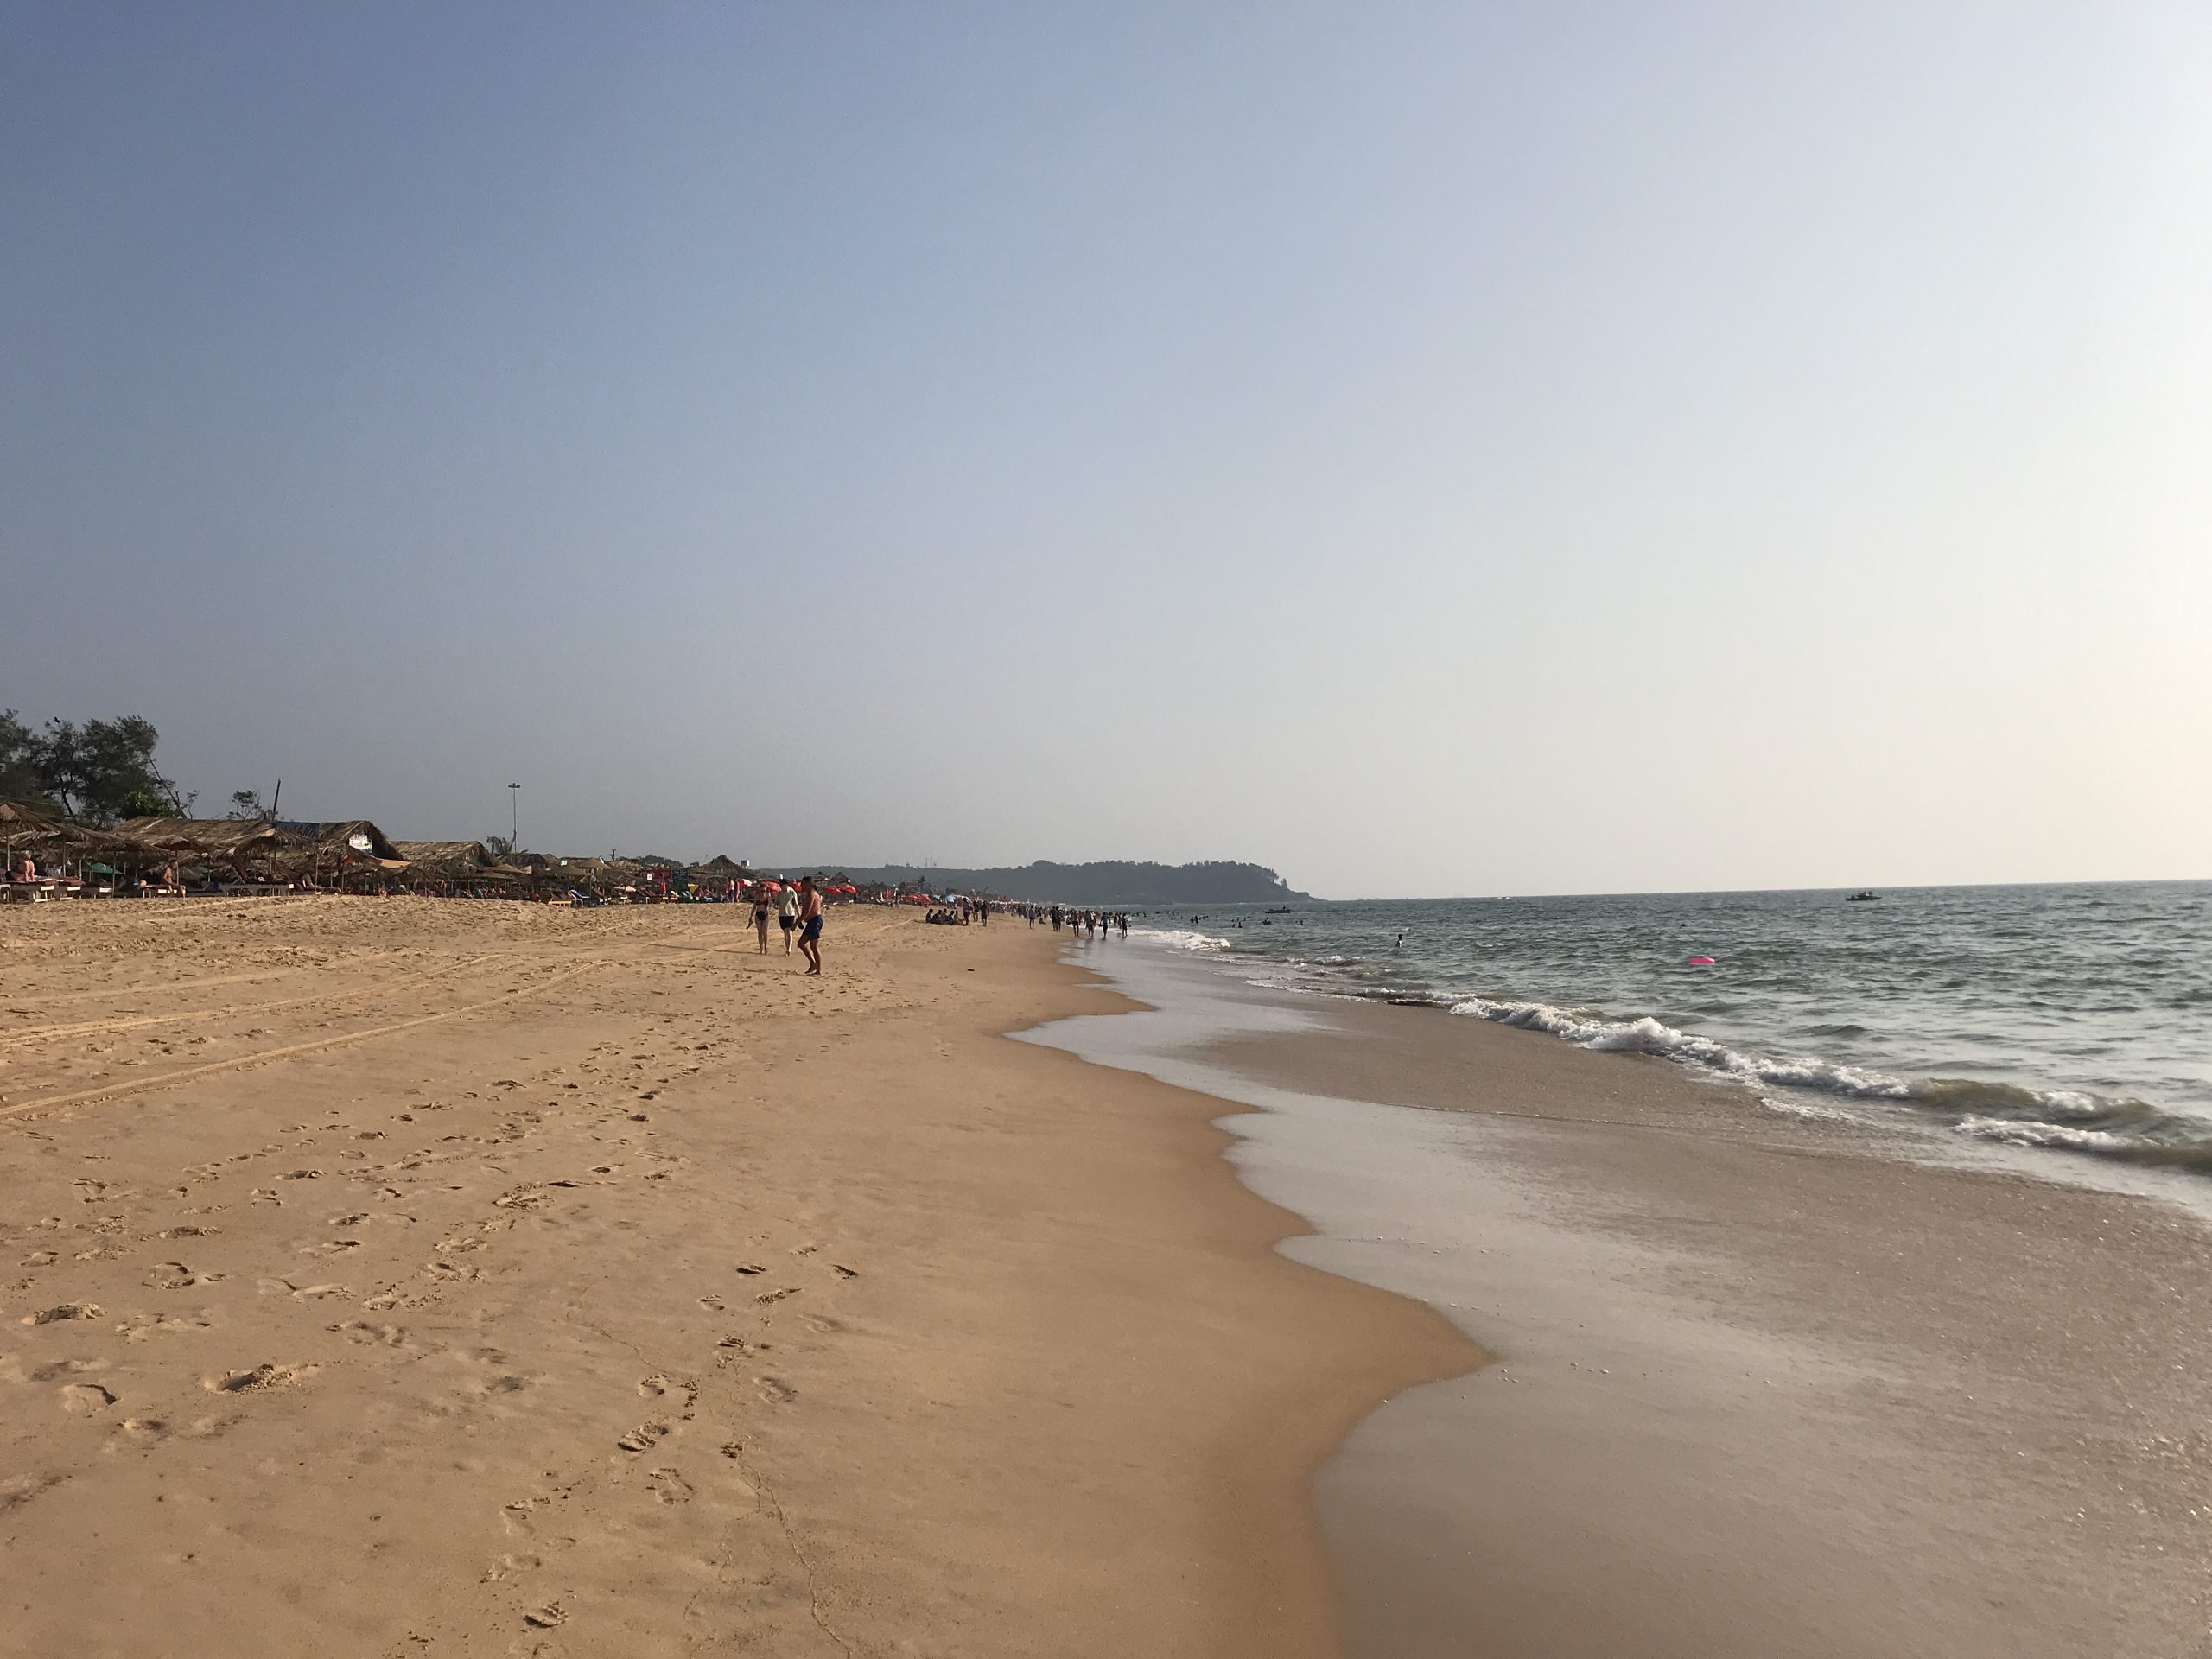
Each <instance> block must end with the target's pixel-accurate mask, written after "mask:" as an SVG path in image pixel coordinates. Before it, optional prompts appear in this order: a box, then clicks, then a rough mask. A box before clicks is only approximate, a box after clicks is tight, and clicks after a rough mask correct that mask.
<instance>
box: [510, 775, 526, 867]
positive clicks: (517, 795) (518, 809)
mask: <svg viewBox="0 0 2212 1659" xmlns="http://www.w3.org/2000/svg"><path fill="white" fill-rule="evenodd" d="M521 823H522V785H520V784H509V785H507V856H508V857H510V858H512V857H513V856H514V855H515V850H516V841H517V838H518V831H519V828H520V825H521Z"/></svg>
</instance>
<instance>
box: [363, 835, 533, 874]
mask: <svg viewBox="0 0 2212 1659" xmlns="http://www.w3.org/2000/svg"><path fill="white" fill-rule="evenodd" d="M391 845H392V849H393V851H394V852H396V853H397V855H399V856H400V857H401V858H404V859H405V860H406V861H407V874H408V876H409V877H410V879H412V878H414V877H416V876H423V877H427V878H428V879H429V880H434V881H477V880H487V879H488V880H498V881H509V880H513V879H514V878H515V877H517V876H519V875H525V874H529V872H527V871H525V870H522V869H519V868H516V867H515V866H514V865H512V864H502V863H501V862H500V861H499V860H498V859H496V858H494V857H493V856H492V850H491V849H490V848H488V847H486V846H485V844H484V843H483V842H480V841H395V842H392V843H391Z"/></svg>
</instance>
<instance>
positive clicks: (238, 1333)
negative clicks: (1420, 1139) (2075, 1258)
mask: <svg viewBox="0 0 2212 1659" xmlns="http://www.w3.org/2000/svg"><path fill="white" fill-rule="evenodd" d="M741 918H742V912H738V911H734V910H729V909H723V908H721V907H716V908H713V909H707V908H703V907H702V908H698V909H693V908H690V907H676V906H667V907H658V908H654V909H650V910H629V911H613V912H558V911H551V910H546V909H541V908H534V907H524V906H512V905H474V904H468V903H465V902H450V901H436V900H416V899H391V900H382V901H378V900H366V899H261V900H253V901H248V902H236V903H226V902H222V901H208V900H194V901H188V902H174V903H165V902H149V903H144V904H124V903H114V904H106V905H91V904H83V905H78V906H53V907H49V908H44V909H40V910H36V911H28V910H27V911H16V912H7V913H4V914H0V1285H4V1286H5V1293H6V1294H5V1295H4V1298H0V1402H4V1414H0V1563H4V1580H0V1652H4V1653H6V1654H9V1655H11V1656H14V1655H22V1656H48V1655H51V1656H56V1659H60V1656H70V1659H85V1656H97V1655H108V1654H115V1655H121V1654H130V1655H138V1656H144V1655H162V1654H201V1653H212V1652H218V1651H219V1652H223V1653H226V1654H231V1655H257V1654H269V1655H284V1656H296V1655H300V1654H306V1653H315V1654H319V1655H337V1656H349V1655H362V1656H369V1655H375V1656H397V1655H410V1656H414V1655H422V1656H434V1655H438V1654H458V1653H486V1654H499V1653H508V1652H513V1653H524V1654H529V1653H543V1654H548V1655H553V1654H568V1655H583V1654H606V1655H616V1654H620V1655H626V1656H637V1655H659V1654H677V1653H685V1652H690V1651H693V1650H699V1651H710V1652H728V1653H760V1654H776V1655H792V1656H805V1655H833V1656H855V1655H875V1654H947V1655H952V1654H957V1655H963V1656H969V1655H995V1654H1007V1655H1014V1654H1020V1655H1034V1654H1045V1653H1050V1654H1064V1655H1082V1654H1098V1655H1109V1654H1111V1655H1116V1656H1122V1655H1128V1654H1144V1655H1147V1656H1150V1655H1177V1654H1190V1655H1197V1654H1209V1655H1245V1654H1249V1655H1255V1656H1257V1655H1268V1656H1285V1655H1300V1654H1320V1653H1325V1652H1328V1651H1332V1649H1333V1638H1332V1631H1331V1618H1330V1612H1331V1609H1330V1596H1329V1580H1328V1575H1327V1573H1326V1571H1325V1568H1324V1566H1323V1564H1322V1561H1321V1559H1320V1555H1319V1549H1318V1547H1317V1542H1316V1530H1315V1528H1314V1526H1313V1523H1312V1522H1311V1520H1310V1518H1309V1516H1308V1513H1307V1504H1306V1481H1307V1477H1308V1474H1309V1472H1310V1471H1311V1470H1312V1468H1313V1465H1315V1464H1316V1462H1317V1461H1318V1460H1319V1459H1320V1458H1321V1457H1322V1456H1323V1455H1324V1454H1325V1452H1326V1451H1327V1450H1328V1448H1329V1447H1330V1446H1332V1445H1333V1444H1334V1443H1335V1442H1336V1441H1337V1440H1338V1438H1339V1437H1340V1436H1341V1434H1342V1433H1344V1431H1345V1430H1346V1429H1347V1428H1348V1427H1350V1426H1351V1424H1352V1423H1353V1422H1354V1421H1357V1419H1358V1417H1359V1416H1360V1415H1361V1414H1363V1412H1364V1411H1365V1410H1366V1409H1367V1408H1369V1407H1370V1406H1371V1405H1372V1404H1373V1403H1374V1402H1376V1401H1378V1400H1380V1399H1382V1398H1383V1396H1385V1395H1388V1394H1389V1393H1391V1392H1392V1391H1393V1390H1395V1389H1399V1388H1401V1387H1402V1386H1403V1385H1405V1384H1407V1383H1411V1382H1414V1381H1416V1380H1419V1379H1421V1378H1425V1377H1436V1376H1445V1375H1448V1374H1450V1373H1452V1372H1453V1371H1455V1370H1464V1369H1465V1367H1466V1366H1467V1365H1469V1364H1470V1363H1472V1362H1473V1360H1474V1358H1475V1357H1476V1356H1475V1352H1474V1351H1473V1350H1472V1348H1471V1345H1470V1344H1467V1343H1466V1342H1465V1340H1464V1339H1463V1338H1460V1337H1459V1336H1458V1335H1457V1334H1456V1333H1454V1332H1451V1331H1450V1330H1448V1328H1446V1326H1445V1325H1443V1324H1442V1322H1441V1321H1440V1320H1437V1319H1433V1317H1432V1316H1431V1315H1429V1314H1428V1313H1427V1312H1426V1311H1425V1310H1422V1309H1421V1308H1420V1307H1418V1306H1415V1305H1414V1304H1411V1303H1408V1302H1406V1301H1404V1300H1400V1299H1398V1298H1395V1297H1393V1296H1390V1295H1388V1294H1383V1293H1381V1292H1378V1291H1375V1290H1370V1289H1369V1288H1367V1287H1363V1286H1359V1285H1356V1284H1353V1283H1351V1282H1349V1281H1344V1280H1341V1279H1337V1278H1333V1277H1331V1276H1329V1275H1326V1274H1322V1273H1319V1272H1318V1271H1316V1270H1313V1269H1312V1268H1304V1267H1300V1266H1298V1265H1296V1264H1294V1263H1293V1262H1287V1261H1286V1260H1284V1259H1283V1258H1282V1257H1281V1256H1280V1255H1275V1254H1274V1253H1273V1250H1272V1249H1271V1246H1272V1245H1273V1243H1274V1241H1275V1240H1276V1239H1278V1238H1280V1237H1281V1236H1283V1235H1285V1234H1287V1233H1291V1232H1295V1231H1297V1230H1299V1224H1298V1223H1297V1221H1296V1219H1295V1218H1294V1217H1291V1216H1289V1215H1288V1214H1287V1212H1285V1211H1280V1210H1277V1209H1274V1207H1272V1206H1270V1205H1267V1204H1264V1203H1262V1201H1261V1200H1259V1199H1258V1198H1254V1197H1252V1196H1250V1195H1249V1193H1247V1192H1244V1191H1243V1188H1242V1187H1240V1186H1239V1185H1237V1184H1236V1180H1235V1179H1234V1177H1233V1176H1232V1174H1231V1173H1230V1170H1229V1168H1228V1166H1226V1165H1225V1164H1224V1163H1223V1162H1222V1161H1221V1160H1219V1159H1218V1158H1217V1156H1216V1155H1215V1154H1217V1151H1218V1149H1219V1147H1220V1146H1221V1144H1222V1142H1223V1136H1222V1135H1221V1133H1220V1132H1219V1131H1218V1130H1216V1129H1214V1128H1211V1127H1210V1126H1209V1122H1208V1120H1209V1119H1210V1118H1211V1117H1212V1116H1215V1115H1216V1114H1217V1112H1218V1111H1219V1110H1220V1109H1221V1108H1220V1105H1219V1103H1217V1102H1214V1101H1211V1100H1209V1099H1206V1098H1205V1097H1203V1096H1192V1095H1189V1094H1185V1093H1182V1092H1180V1091H1178V1090H1173V1089H1170V1088H1167V1087H1166V1086H1164V1085H1161V1084H1155V1083H1153V1082H1151V1081H1149V1080H1147V1079H1144V1078H1141V1077H1133V1076H1130V1075H1127V1074H1123V1073H1118V1072H1114V1071H1106V1070H1103V1069H1100V1068H1096V1067H1091V1066H1087V1065H1083V1064H1081V1063H1080V1062H1077V1061H1075V1060H1073V1059H1071V1058H1069V1057H1067V1056H1065V1055H1064V1054H1060V1053H1057V1052H1052V1051H1049V1050H1046V1049H1041V1048H1036V1047H1032V1046H1026V1045H1021V1044H1017V1043H1011V1042H1007V1041H1005V1040H1003V1039H1001V1035H1000V1033H1003V1032H1006V1031H1007V1030H1009V1029H1012V1028H1015V1027H1022V1026H1026V1025H1028V1024H1030V1023H1032V1022H1033V1021H1036V1020H1042V1019H1046V1018H1051V1017H1054V1016H1056V1015H1058V1014H1063V1013H1066V1012H1070V1011H1073V1010H1077V1009H1090V1010H1093V1011H1096V1010H1097V1009H1100V1008H1102V1007H1109V1006H1111V1004H1110V1001H1109V999H1107V998H1105V997H1104V995H1103V994H1102V993H1099V992H1096V991H1093V990H1089V989H1085V988H1083V987H1082V986H1081V985H1080V984H1079V983H1078V978H1079V976H1077V975H1076V974H1075V973H1074V972H1073V970H1071V969H1061V968H1055V967H1052V966H1051V965H1050V957H1051V944H1050V936H1049V935H1044V936H1039V935H1038V934H1034V933H1032V932H1030V931H1028V930H1027V929H1026V928H1021V927H1019V926H1005V925H995V926H993V927H991V928H989V929H988V930H985V929H980V928H969V929H964V930H962V929H944V928H930V927H925V926H921V925H918V924H916V923H915V922H914V921H913V920H912V918H910V917H908V916H906V915H893V914H887V913H883V912H855V911H845V912H832V916H831V919H830V926H829V939H828V950H829V963H830V973H829V976H828V977H826V978H824V979H823V980H819V981H810V980H804V979H802V978H801V977H800V976H799V975H798V969H797V958H796V957H791V958H786V957H783V956H782V955H781V954H780V953H779V954H778V955H776V956H774V957H771V958H769V959H766V960H763V959H761V958H760V957H755V956H754V955H753V954H752V949H753V946H752V939H751V936H750V934H749V933H748V932H747V931H745V929H744V928H743V927H742V925H741Z"/></svg>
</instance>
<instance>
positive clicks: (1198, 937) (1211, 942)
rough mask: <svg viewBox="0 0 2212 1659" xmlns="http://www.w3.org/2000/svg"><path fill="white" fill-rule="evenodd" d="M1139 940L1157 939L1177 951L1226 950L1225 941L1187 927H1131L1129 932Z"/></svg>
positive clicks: (1227, 943)
mask: <svg viewBox="0 0 2212 1659" xmlns="http://www.w3.org/2000/svg"><path fill="white" fill-rule="evenodd" d="M1129 931H1130V932H1131V933H1133V934H1135V935H1137V936H1138V937H1139V938H1147V939H1157V940H1159V941H1160V944H1165V945H1167V946H1170V947H1172V948H1173V949H1174V950H1228V949H1229V941H1228V940H1227V939H1223V938H1215V937H1214V936H1213V935H1212V934H1211V933H1200V932H1198V931H1196V930H1195V929H1192V928H1187V927H1133V928H1131V929H1130V930H1129Z"/></svg>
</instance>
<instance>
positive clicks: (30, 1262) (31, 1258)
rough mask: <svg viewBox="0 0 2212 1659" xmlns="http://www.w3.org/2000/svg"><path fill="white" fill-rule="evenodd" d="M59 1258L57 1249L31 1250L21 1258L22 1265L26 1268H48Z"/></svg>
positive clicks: (59, 1254)
mask: <svg viewBox="0 0 2212 1659" xmlns="http://www.w3.org/2000/svg"><path fill="white" fill-rule="evenodd" d="M60 1259H61V1253H60V1251H59V1250H33V1251H32V1252H31V1253H30V1254H29V1255H27V1256H25V1257H24V1258H23V1266H25V1267H27V1268H50V1267H52V1266H53V1265H54V1263H55V1262H58V1261H60Z"/></svg>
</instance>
